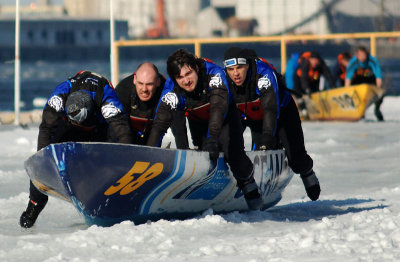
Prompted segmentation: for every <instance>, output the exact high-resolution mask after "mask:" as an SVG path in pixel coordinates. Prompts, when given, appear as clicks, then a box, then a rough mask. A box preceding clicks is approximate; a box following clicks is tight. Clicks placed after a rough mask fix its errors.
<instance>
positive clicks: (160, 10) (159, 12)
mask: <svg viewBox="0 0 400 262" xmlns="http://www.w3.org/2000/svg"><path fill="white" fill-rule="evenodd" d="M155 1H157V3H156V12H155V16H154V22H155V23H154V26H153V27H151V28H149V29H147V30H146V37H148V38H163V37H168V28H167V20H166V19H165V15H164V6H165V5H164V0H155Z"/></svg>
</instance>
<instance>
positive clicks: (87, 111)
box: [65, 90, 93, 124]
mask: <svg viewBox="0 0 400 262" xmlns="http://www.w3.org/2000/svg"><path fill="white" fill-rule="evenodd" d="M65 108H66V110H67V115H68V118H69V119H71V120H72V121H74V122H76V123H79V124H80V123H82V122H84V121H85V120H86V119H87V118H88V116H90V115H91V113H92V112H93V100H92V98H91V97H90V95H89V93H88V92H86V91H83V90H79V91H75V92H72V93H71V94H70V95H69V96H68V98H67V101H66V102H65Z"/></svg>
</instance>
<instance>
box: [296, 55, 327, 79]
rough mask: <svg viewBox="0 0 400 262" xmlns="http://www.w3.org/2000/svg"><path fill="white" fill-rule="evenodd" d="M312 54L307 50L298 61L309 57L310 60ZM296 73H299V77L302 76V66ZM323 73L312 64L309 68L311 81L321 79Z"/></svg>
mask: <svg viewBox="0 0 400 262" xmlns="http://www.w3.org/2000/svg"><path fill="white" fill-rule="evenodd" d="M310 56H311V52H305V53H303V54H302V55H301V56H300V57H299V60H298V63H300V62H301V61H302V60H303V59H307V60H309V59H310ZM296 74H297V75H298V77H301V75H302V72H301V68H298V69H297V71H296ZM320 75H321V73H320V72H319V71H317V70H314V69H313V68H312V67H311V65H310V66H309V68H308V78H309V79H310V81H315V80H317V79H319V77H320Z"/></svg>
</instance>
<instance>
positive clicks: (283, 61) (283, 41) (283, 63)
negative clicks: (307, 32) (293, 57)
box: [281, 36, 287, 74]
mask: <svg viewBox="0 0 400 262" xmlns="http://www.w3.org/2000/svg"><path fill="white" fill-rule="evenodd" d="M286 56H287V54H286V39H285V36H281V73H282V74H284V73H285V71H286V61H287V57H286Z"/></svg>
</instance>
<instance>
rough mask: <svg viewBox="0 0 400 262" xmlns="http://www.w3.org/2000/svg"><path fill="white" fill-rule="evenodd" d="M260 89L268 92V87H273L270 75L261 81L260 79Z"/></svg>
mask: <svg viewBox="0 0 400 262" xmlns="http://www.w3.org/2000/svg"><path fill="white" fill-rule="evenodd" d="M257 85H258V89H260V90H263V89H265V90H267V89H268V87H270V86H271V81H269V78H268V75H265V76H263V77H261V78H260V79H258V84H257Z"/></svg>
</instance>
